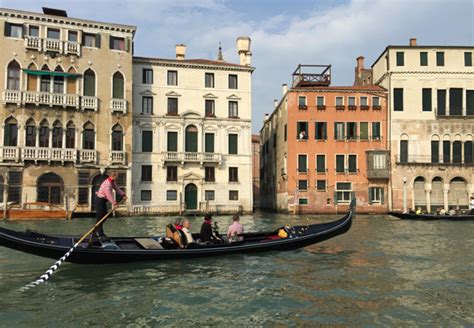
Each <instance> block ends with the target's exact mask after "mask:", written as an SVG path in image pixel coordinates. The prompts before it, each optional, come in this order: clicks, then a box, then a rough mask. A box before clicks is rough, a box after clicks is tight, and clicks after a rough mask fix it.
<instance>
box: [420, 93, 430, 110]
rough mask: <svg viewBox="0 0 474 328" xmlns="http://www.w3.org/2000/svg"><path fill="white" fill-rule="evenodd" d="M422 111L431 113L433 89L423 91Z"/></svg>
mask: <svg viewBox="0 0 474 328" xmlns="http://www.w3.org/2000/svg"><path fill="white" fill-rule="evenodd" d="M422 110H423V111H424V112H431V89H426V88H423V89H422Z"/></svg>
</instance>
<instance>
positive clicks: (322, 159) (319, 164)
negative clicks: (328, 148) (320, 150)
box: [316, 155, 326, 173]
mask: <svg viewBox="0 0 474 328" xmlns="http://www.w3.org/2000/svg"><path fill="white" fill-rule="evenodd" d="M316 172H318V173H326V155H316Z"/></svg>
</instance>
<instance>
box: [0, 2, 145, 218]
mask: <svg viewBox="0 0 474 328" xmlns="http://www.w3.org/2000/svg"><path fill="white" fill-rule="evenodd" d="M135 30H136V28H135V27H134V26H128V25H122V24H112V23H101V22H95V21H89V20H83V19H76V18H70V17H67V13H66V12H65V11H63V10H56V9H48V8H43V13H34V12H24V11H19V10H10V9H0V49H2V51H0V63H1V66H2V67H3V68H2V69H1V70H0V81H1V85H2V88H1V102H0V120H1V122H2V126H1V128H0V135H1V138H2V139H3V141H2V145H1V147H0V180H1V181H0V186H1V188H2V189H3V190H2V192H0V200H1V201H2V202H5V203H6V202H7V201H8V202H9V203H11V204H13V206H15V205H17V206H18V205H19V206H21V205H23V204H24V203H26V202H33V201H39V202H47V203H52V204H59V205H61V206H65V207H66V208H68V209H74V208H75V209H76V211H85V212H88V211H91V210H94V208H93V207H94V205H93V202H92V201H91V200H92V199H93V195H94V190H95V188H96V187H97V184H98V183H99V182H100V181H101V180H102V179H103V178H104V177H103V176H102V175H103V173H104V171H105V170H106V169H108V168H115V169H117V170H119V172H120V177H119V181H118V182H119V185H121V187H123V188H125V189H126V190H127V192H128V193H130V186H131V175H130V163H131V160H132V158H131V155H132V154H131V141H132V126H131V122H132V115H131V114H132V110H131V105H132V103H131V100H132V50H131V49H132V42H133V37H134V34H135Z"/></svg>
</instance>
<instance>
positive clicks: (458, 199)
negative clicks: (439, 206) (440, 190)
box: [448, 177, 469, 208]
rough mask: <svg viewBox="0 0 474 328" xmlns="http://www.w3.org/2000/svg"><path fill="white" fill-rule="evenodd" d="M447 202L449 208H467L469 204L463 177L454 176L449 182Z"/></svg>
mask: <svg viewBox="0 0 474 328" xmlns="http://www.w3.org/2000/svg"><path fill="white" fill-rule="evenodd" d="M448 204H449V207H450V208H451V207H452V206H459V207H460V208H467V207H468V206H469V197H468V193H467V185H466V181H465V180H464V179H463V178H461V177H455V178H454V179H452V180H451V182H450V183H449V197H448Z"/></svg>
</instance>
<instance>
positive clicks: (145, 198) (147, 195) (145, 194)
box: [140, 190, 151, 202]
mask: <svg viewBox="0 0 474 328" xmlns="http://www.w3.org/2000/svg"><path fill="white" fill-rule="evenodd" d="M140 200H141V201H142V202H149V201H151V190H142V191H141V194H140Z"/></svg>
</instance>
